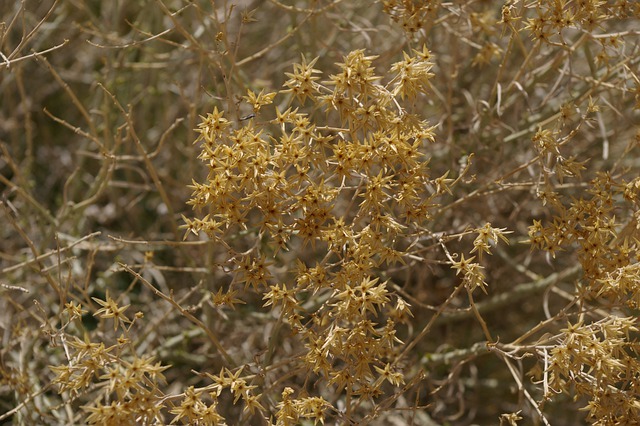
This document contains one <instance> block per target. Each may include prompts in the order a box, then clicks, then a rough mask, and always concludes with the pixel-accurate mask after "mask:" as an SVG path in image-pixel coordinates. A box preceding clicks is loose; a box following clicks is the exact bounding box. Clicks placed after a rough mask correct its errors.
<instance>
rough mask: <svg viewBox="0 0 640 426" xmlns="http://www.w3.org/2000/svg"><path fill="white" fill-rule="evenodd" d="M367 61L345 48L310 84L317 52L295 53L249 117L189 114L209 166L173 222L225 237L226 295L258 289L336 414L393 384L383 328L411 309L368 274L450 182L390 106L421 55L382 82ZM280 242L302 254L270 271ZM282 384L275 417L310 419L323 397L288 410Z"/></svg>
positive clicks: (405, 114) (422, 139) (398, 254)
mask: <svg viewBox="0 0 640 426" xmlns="http://www.w3.org/2000/svg"><path fill="white" fill-rule="evenodd" d="M374 59H375V57H372V56H366V55H365V53H364V51H362V50H356V51H353V52H351V53H350V54H349V55H347V56H346V57H345V58H344V61H343V62H341V63H339V64H337V66H338V69H339V71H338V72H337V73H336V74H332V75H330V76H329V79H328V80H326V81H322V82H321V81H319V80H320V78H321V77H320V75H321V72H320V71H319V70H317V69H315V68H314V64H315V63H316V61H317V59H314V60H312V61H307V60H306V59H305V58H304V57H303V58H302V61H301V62H300V63H298V64H295V65H294V66H293V71H292V72H290V73H287V76H288V78H289V79H288V80H287V81H286V82H285V87H286V89H285V90H283V91H282V92H281V93H280V94H279V95H277V96H276V94H275V93H264V92H260V93H253V92H249V93H248V95H247V96H246V97H245V98H244V99H245V101H246V102H247V103H249V104H250V105H251V106H252V108H253V113H254V114H255V115H256V117H255V118H252V119H250V120H249V121H246V122H242V123H241V125H240V126H238V125H235V124H234V123H232V122H231V121H230V120H228V119H227V118H225V117H224V115H223V114H222V113H221V112H220V111H218V110H217V109H214V111H213V113H211V114H208V115H207V116H206V117H203V121H202V123H201V124H200V125H199V132H200V138H199V141H200V142H201V146H202V152H201V154H200V156H199V158H200V159H201V160H202V161H203V162H204V163H205V164H206V165H207V167H208V170H209V173H208V175H207V180H206V181H205V182H204V183H199V182H193V185H192V188H193V194H192V197H191V200H190V202H189V203H190V204H192V205H193V206H194V208H195V209H196V210H197V211H206V212H209V214H207V215H205V216H204V217H203V218H201V219H189V218H186V217H185V218H184V220H185V222H186V225H185V228H186V229H187V233H194V234H199V233H200V232H203V233H206V235H207V236H208V237H209V238H211V239H213V240H214V241H218V242H220V243H221V244H224V245H225V246H227V248H228V250H229V255H230V256H229V260H228V261H229V262H230V263H232V264H233V265H234V268H233V274H234V280H233V283H232V285H231V286H230V287H229V288H228V289H227V290H226V292H227V294H230V293H234V292H237V291H239V290H241V289H242V287H238V286H243V287H244V289H245V290H246V289H247V288H249V287H250V288H251V289H252V290H253V291H256V292H258V293H259V294H261V295H262V298H263V300H264V306H268V307H270V309H272V311H274V312H275V314H276V315H278V317H279V318H280V319H281V320H282V321H283V322H284V323H286V324H287V325H288V327H289V328H290V329H291V331H292V332H294V333H296V334H299V335H300V336H301V339H302V341H303V344H304V346H305V347H306V353H305V354H304V355H303V356H301V358H300V361H301V362H303V363H304V364H305V365H306V367H305V369H306V371H308V372H309V374H311V372H313V374H312V375H309V376H308V377H306V380H309V379H311V380H313V381H314V382H315V381H317V380H321V381H322V382H323V383H324V386H326V385H330V386H332V387H334V388H335V389H336V390H337V391H342V390H345V392H346V394H347V395H349V396H350V397H351V398H354V401H348V404H349V405H348V406H347V412H348V411H349V410H351V409H352V406H358V405H360V404H362V402H363V401H367V400H369V399H371V398H374V397H376V396H378V395H381V394H383V393H384V392H383V390H382V387H383V386H384V385H385V383H389V384H390V385H392V386H400V385H402V384H403V383H404V378H403V375H402V373H401V371H400V370H399V369H398V367H397V366H396V365H395V362H394V360H395V359H396V358H397V355H398V349H397V348H398V343H402V342H401V341H400V340H399V339H398V338H397V337H396V327H397V324H399V323H403V322H407V321H408V320H409V319H410V316H411V313H410V311H409V304H408V303H407V302H406V301H405V300H404V299H403V298H402V297H401V296H399V295H398V294H395V293H394V292H393V291H391V289H390V288H389V287H388V282H387V281H385V280H383V279H381V276H380V275H381V271H383V270H384V268H385V267H390V266H392V265H396V264H402V263H404V259H405V257H406V256H410V254H411V252H412V250H414V249H412V248H411V245H412V243H413V244H415V243H416V242H417V240H418V239H419V238H420V237H421V236H422V235H425V232H427V231H426V224H427V223H429V220H430V211H431V210H433V209H434V208H436V207H437V199H438V198H439V197H440V196H441V195H442V194H447V193H450V186H451V185H453V184H454V183H455V181H454V179H450V178H447V175H446V174H445V175H444V176H440V177H435V178H432V177H430V174H431V172H430V169H429V166H428V157H427V156H425V154H424V151H425V147H426V144H428V143H429V142H430V141H431V140H432V139H433V132H432V129H431V127H430V126H429V125H428V124H427V123H426V122H425V121H424V120H422V119H421V118H420V117H419V116H418V115H416V114H415V113H412V112H410V111H409V110H407V108H406V107H403V106H402V104H401V102H402V101H403V100H407V101H411V100H414V99H415V98H416V97H418V96H420V95H422V94H424V93H426V92H427V90H428V89H429V79H430V78H431V77H432V74H431V73H430V72H429V71H430V69H431V66H432V63H431V62H430V60H431V55H430V53H429V51H428V50H427V49H426V48H422V49H421V50H414V51H413V52H412V54H404V57H403V60H402V61H400V62H397V63H394V64H393V65H392V66H391V69H390V70H389V75H390V76H391V77H390V78H389V79H388V81H387V82H386V83H384V84H383V82H382V81H381V80H382V79H381V77H379V76H377V75H376V74H375V71H374V67H373V60H374ZM286 94H290V95H289V96H290V99H291V102H290V103H289V104H288V105H287V106H286V107H283V110H281V109H280V108H279V107H276V108H275V114H274V115H275V117H274V118H273V119H270V120H269V119H266V118H265V117H268V115H269V114H268V112H266V111H265V109H266V108H264V107H265V106H267V105H269V104H271V103H272V102H274V100H278V99H279V98H282V97H283V96H284V95H286ZM308 100H310V101H312V102H314V103H315V104H316V105H317V106H318V108H319V110H318V111H316V112H314V113H313V114H311V115H310V114H308V113H304V112H301V111H300V109H301V108H303V107H304V106H305V101H308ZM239 232H245V233H248V234H250V235H251V239H253V240H255V241H257V244H254V245H253V247H250V248H249V249H248V250H242V251H241V246H240V245H239V244H241V243H242V241H237V242H236V244H238V247H233V246H232V244H233V242H232V239H231V238H230V236H232V235H236V234H238V233H239ZM488 232H489V233H491V232H493V230H491V229H489V231H488ZM488 238H489V236H487V237H486V238H485V242H484V244H486V240H487V239H488ZM483 247H486V246H484V245H483V243H479V244H478V246H477V248H478V249H479V250H483ZM305 249H307V251H306V252H305ZM289 250H295V251H296V252H299V253H302V252H305V253H307V254H306V255H305V256H304V257H303V256H300V255H299V256H297V257H296V263H294V264H291V265H290V266H289V267H288V268H287V270H286V271H285V272H284V273H279V274H278V273H276V272H274V271H275V270H279V269H282V266H283V264H284V263H285V261H284V260H282V259H283V258H284V259H287V256H286V255H285V254H284V252H287V251H289ZM308 250H310V252H309V251H308ZM485 251H486V249H485ZM481 252H482V251H481ZM310 253H311V254H310ZM305 259H309V260H311V263H310V262H309V260H305ZM284 266H285V267H286V265H284ZM462 269H463V270H464V274H465V277H471V276H475V275H477V272H475V271H474V270H472V269H470V267H469V266H468V265H465V266H464V268H462ZM465 279H467V278H465ZM469 280H470V284H469V285H470V286H471V287H475V286H476V283H475V281H474V280H473V279H472V278H469ZM217 298H218V299H219V300H222V299H224V295H223V294H222V293H219V294H218V295H217ZM313 377H316V378H313ZM315 386H318V385H315ZM291 393H292V391H284V393H283V398H284V399H283V401H282V402H281V408H280V411H279V413H278V416H277V419H278V424H297V421H298V417H314V418H315V419H316V420H318V421H323V419H324V418H323V417H322V413H323V411H324V410H323V409H321V408H322V407H325V408H326V406H329V407H330V405H329V403H328V402H326V401H324V400H321V403H318V404H319V405H318V404H316V405H318V406H317V407H311V408H300V407H305V406H306V404H307V403H305V402H304V401H305V400H301V399H292V398H291ZM314 401H315V400H314ZM314 403H315V402H314ZM296 407H298V408H296ZM294 408H296V409H294ZM333 410H337V408H336V407H333ZM295 413H297V414H295Z"/></svg>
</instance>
